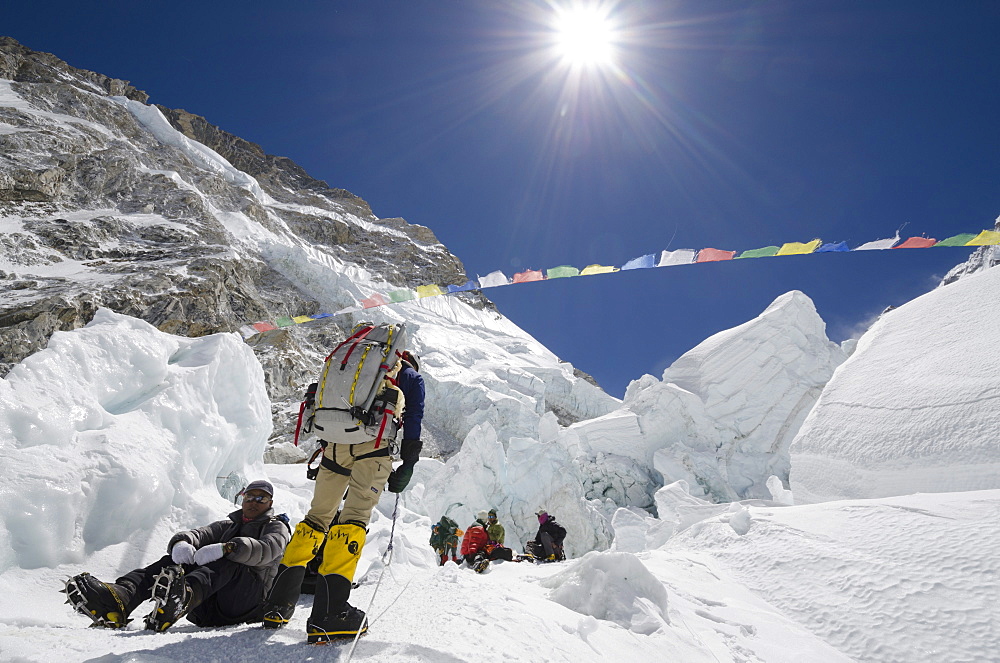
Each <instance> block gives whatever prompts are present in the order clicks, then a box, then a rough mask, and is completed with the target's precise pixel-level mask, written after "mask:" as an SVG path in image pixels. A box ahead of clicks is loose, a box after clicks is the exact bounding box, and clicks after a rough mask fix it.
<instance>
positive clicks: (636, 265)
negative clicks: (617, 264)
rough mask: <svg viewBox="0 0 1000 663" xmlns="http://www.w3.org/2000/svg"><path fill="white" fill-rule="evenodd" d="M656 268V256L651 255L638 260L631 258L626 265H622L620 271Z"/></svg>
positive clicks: (640, 257)
mask: <svg viewBox="0 0 1000 663" xmlns="http://www.w3.org/2000/svg"><path fill="white" fill-rule="evenodd" d="M653 267H656V256H655V255H653V254H652V253H650V254H647V255H644V256H639V257H638V258H632V259H631V260H629V261H628V262H627V263H625V264H624V265H622V270H623V271H624V270H626V269H651V268H653Z"/></svg>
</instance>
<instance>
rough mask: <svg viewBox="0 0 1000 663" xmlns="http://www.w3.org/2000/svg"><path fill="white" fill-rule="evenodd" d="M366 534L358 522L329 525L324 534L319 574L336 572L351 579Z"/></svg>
mask: <svg viewBox="0 0 1000 663" xmlns="http://www.w3.org/2000/svg"><path fill="white" fill-rule="evenodd" d="M367 535H368V532H367V531H366V530H365V528H364V527H363V526H362V525H360V524H358V523H345V524H343V525H334V526H333V527H331V528H330V531H329V532H328V533H327V535H326V547H325V548H323V561H322V563H321V564H320V565H319V574H320V575H321V576H327V575H331V574H336V575H339V576H343V577H344V578H347V579H348V580H352V581H353V580H354V571H355V570H356V569H357V568H358V561H359V560H360V559H361V550H362V549H363V548H364V547H365V538H366V537H367Z"/></svg>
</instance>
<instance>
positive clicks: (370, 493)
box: [305, 440, 392, 532]
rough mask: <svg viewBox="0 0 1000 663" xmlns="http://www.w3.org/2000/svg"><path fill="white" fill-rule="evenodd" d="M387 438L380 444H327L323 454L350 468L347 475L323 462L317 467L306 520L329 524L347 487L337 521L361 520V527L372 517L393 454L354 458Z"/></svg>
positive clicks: (320, 527) (319, 526) (320, 526)
mask: <svg viewBox="0 0 1000 663" xmlns="http://www.w3.org/2000/svg"><path fill="white" fill-rule="evenodd" d="M387 444H388V442H387V441H386V440H383V441H382V443H381V444H380V445H379V448H378V449H376V448H375V442H374V441H371V442H365V443H364V444H328V445H327V446H326V450H325V451H324V452H323V456H324V457H326V458H328V459H330V460H333V461H334V462H336V463H337V465H339V466H341V467H342V468H344V469H345V470H349V471H350V476H347V475H344V474H339V473H337V472H334V471H333V470H330V469H328V468H327V467H326V466H325V465H324V466H321V467H320V468H319V474H318V475H317V477H316V490H315V492H314V493H313V499H312V504H311V506H310V507H309V513H308V514H306V517H305V520H307V521H308V522H309V524H310V525H311V526H312V527H313V528H315V529H317V530H319V531H321V532H325V531H327V530H328V529H329V528H330V521H332V520H333V517H334V516H335V515H337V511H338V510H339V509H340V502H341V500H344V491H345V490H346V491H347V499H346V500H344V508H343V509H342V510H341V511H340V519H339V521H338V522H340V523H347V522H352V521H353V522H357V523H362V527H364V526H367V524H368V520H369V518H370V517H371V514H372V509H374V508H375V505H376V504H378V500H379V497H381V496H382V490H383V489H384V488H385V482H386V480H387V479H388V478H389V472H391V471H392V458H391V457H390V456H380V457H377V458H365V459H363V460H355V459H356V458H357V457H358V456H364V455H365V454H368V453H371V452H373V451H379V450H381V449H385V448H386V446H387Z"/></svg>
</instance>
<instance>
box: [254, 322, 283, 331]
mask: <svg viewBox="0 0 1000 663" xmlns="http://www.w3.org/2000/svg"><path fill="white" fill-rule="evenodd" d="M250 326H251V327H253V328H254V329H256V330H257V331H259V332H266V331H271V330H272V329H277V327H275V326H274V325H272V324H271V323H270V322H255V323H253V324H252V325H250Z"/></svg>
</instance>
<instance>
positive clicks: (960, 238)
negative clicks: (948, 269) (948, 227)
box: [934, 233, 976, 246]
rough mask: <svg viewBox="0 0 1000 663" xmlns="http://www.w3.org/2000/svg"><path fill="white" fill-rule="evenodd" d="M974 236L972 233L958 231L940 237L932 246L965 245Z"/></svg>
mask: <svg viewBox="0 0 1000 663" xmlns="http://www.w3.org/2000/svg"><path fill="white" fill-rule="evenodd" d="M975 237H976V236H975V235H973V234H972V233H960V234H958V235H954V236H952V237H949V238H948V239H942V240H941V241H940V242H938V243H937V244H935V245H934V246H966V245H968V243H969V242H970V241H971V240H973V239H975Z"/></svg>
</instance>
